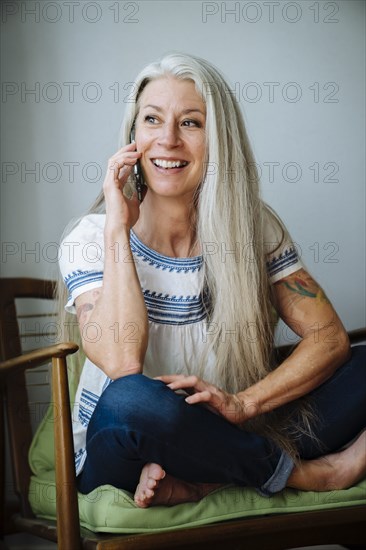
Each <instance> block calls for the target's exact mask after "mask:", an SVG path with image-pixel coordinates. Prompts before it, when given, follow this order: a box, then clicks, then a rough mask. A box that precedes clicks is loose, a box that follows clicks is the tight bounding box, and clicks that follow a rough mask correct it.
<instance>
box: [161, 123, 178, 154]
mask: <svg viewBox="0 0 366 550" xmlns="http://www.w3.org/2000/svg"><path fill="white" fill-rule="evenodd" d="M158 142H159V145H163V146H164V147H168V148H171V147H178V146H179V145H180V144H181V138H180V133H179V127H177V125H176V124H175V123H174V122H173V121H172V122H166V123H165V124H163V125H162V127H161V129H160V133H159V139H158Z"/></svg>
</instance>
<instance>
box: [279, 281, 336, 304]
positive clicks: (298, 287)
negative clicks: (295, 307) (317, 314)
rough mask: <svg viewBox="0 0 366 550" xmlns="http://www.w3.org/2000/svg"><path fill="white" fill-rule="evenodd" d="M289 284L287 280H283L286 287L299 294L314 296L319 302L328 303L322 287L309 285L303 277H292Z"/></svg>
mask: <svg viewBox="0 0 366 550" xmlns="http://www.w3.org/2000/svg"><path fill="white" fill-rule="evenodd" d="M291 283H292V284H290V283H289V282H288V281H283V284H284V285H285V287H286V288H288V289H289V290H291V292H294V293H296V294H298V295H300V296H307V297H308V298H315V299H316V300H318V301H319V302H323V303H327V304H329V300H328V298H327V296H326V295H325V292H324V291H323V289H321V288H320V287H319V286H316V285H310V284H309V283H307V282H306V281H305V280H304V279H302V278H300V277H294V278H293V281H291Z"/></svg>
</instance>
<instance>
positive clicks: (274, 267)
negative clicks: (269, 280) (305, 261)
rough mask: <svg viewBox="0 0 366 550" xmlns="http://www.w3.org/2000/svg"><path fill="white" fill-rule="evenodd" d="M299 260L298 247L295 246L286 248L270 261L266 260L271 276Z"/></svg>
mask: <svg viewBox="0 0 366 550" xmlns="http://www.w3.org/2000/svg"><path fill="white" fill-rule="evenodd" d="M298 261H299V256H298V254H297V251H296V248H295V247H294V246H291V247H289V248H286V250H284V252H282V253H281V254H280V255H279V256H274V257H273V258H272V259H271V260H270V261H268V262H266V265H267V270H268V274H269V276H270V277H273V276H274V275H276V274H277V273H279V272H281V271H284V270H285V269H287V268H288V267H290V266H291V265H293V264H296V263H297V262H298Z"/></svg>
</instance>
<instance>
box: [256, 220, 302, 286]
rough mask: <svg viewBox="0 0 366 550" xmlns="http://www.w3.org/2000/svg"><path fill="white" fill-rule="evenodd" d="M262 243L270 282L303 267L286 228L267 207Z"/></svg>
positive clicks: (274, 281)
mask: <svg viewBox="0 0 366 550" xmlns="http://www.w3.org/2000/svg"><path fill="white" fill-rule="evenodd" d="M264 244H265V250H266V265H267V272H268V276H269V281H270V283H271V284H273V283H276V282H277V281H280V280H281V279H283V278H284V277H287V276H288V275H291V273H295V271H298V270H299V269H301V268H302V267H304V266H303V264H302V262H301V259H300V257H299V254H298V251H297V248H296V244H295V243H294V242H293V241H292V239H291V236H290V234H289V232H288V230H287V229H286V227H285V226H284V224H283V222H282V221H281V220H280V219H279V218H278V217H277V216H276V215H275V214H274V213H272V212H271V211H270V210H269V209H266V210H265V215H264Z"/></svg>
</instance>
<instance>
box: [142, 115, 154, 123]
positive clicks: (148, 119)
mask: <svg viewBox="0 0 366 550" xmlns="http://www.w3.org/2000/svg"><path fill="white" fill-rule="evenodd" d="M144 121H145V122H149V123H151V124H156V123H157V118H156V117H155V116H153V115H146V116H145V118H144Z"/></svg>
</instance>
